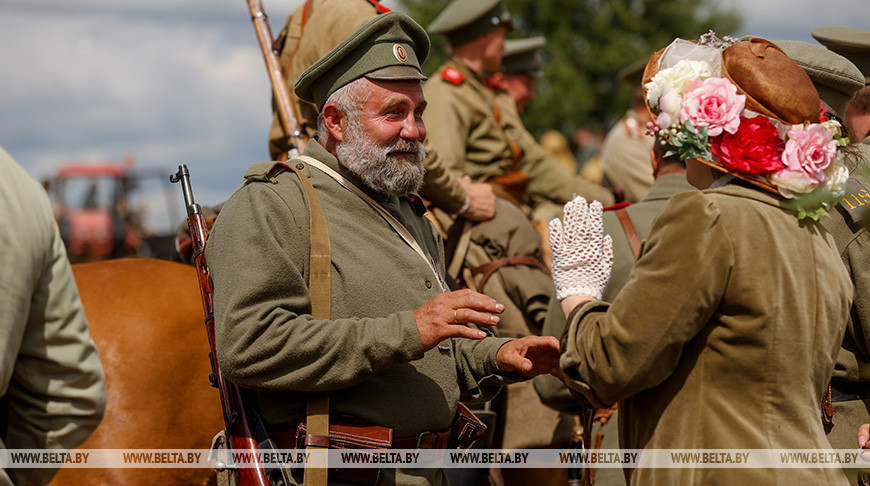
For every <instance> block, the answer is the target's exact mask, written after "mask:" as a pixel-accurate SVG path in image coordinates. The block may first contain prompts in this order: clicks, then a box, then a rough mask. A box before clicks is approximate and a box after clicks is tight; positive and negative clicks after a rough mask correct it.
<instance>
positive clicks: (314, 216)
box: [287, 165, 332, 486]
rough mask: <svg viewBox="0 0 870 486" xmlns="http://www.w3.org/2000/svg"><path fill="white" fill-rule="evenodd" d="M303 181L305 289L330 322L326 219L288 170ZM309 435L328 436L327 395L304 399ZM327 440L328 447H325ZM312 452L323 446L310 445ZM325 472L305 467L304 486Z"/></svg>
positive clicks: (314, 311)
mask: <svg viewBox="0 0 870 486" xmlns="http://www.w3.org/2000/svg"><path fill="white" fill-rule="evenodd" d="M287 167H288V168H290V166H289V165H287ZM290 170H291V171H292V172H293V173H295V174H296V175H297V176H298V177H299V180H300V181H301V182H302V188H303V189H304V191H305V197H306V198H307V199H308V207H309V208H310V210H309V212H308V222H309V227H310V233H311V255H310V259H311V260H310V263H309V267H310V276H309V282H308V287H309V291H310V292H311V315H312V316H314V318H315V319H329V316H330V299H331V278H332V275H331V272H332V261H331V257H330V247H329V232H328V231H327V228H326V217H325V216H324V214H323V207H322V206H321V205H320V199H319V198H318V197H317V193H316V192H315V191H314V186H313V185H311V181H310V180H308V177H306V176H305V175H304V174H300V173H299V171H297V170H294V169H292V168H290ZM307 402H308V403H307V415H308V416H307V424H308V433H309V434H310V435H312V436H323V437H329V393H327V392H323V393H310V394H309V395H308V400H307ZM328 442H329V441H328V440H327V445H328ZM308 447H311V448H314V449H322V448H324V447H323V446H320V445H318V446H315V445H309V446H308ZM326 481H327V469H314V468H308V469H306V470H305V476H304V479H303V484H304V485H305V486H314V485H324V486H325V485H326Z"/></svg>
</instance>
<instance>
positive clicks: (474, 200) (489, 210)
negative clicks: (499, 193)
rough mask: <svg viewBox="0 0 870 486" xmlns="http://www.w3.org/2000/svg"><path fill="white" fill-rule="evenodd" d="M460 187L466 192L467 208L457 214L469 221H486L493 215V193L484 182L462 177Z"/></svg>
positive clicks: (490, 187)
mask: <svg viewBox="0 0 870 486" xmlns="http://www.w3.org/2000/svg"><path fill="white" fill-rule="evenodd" d="M462 187H464V188H465V192H466V194H468V208H467V209H466V210H465V211H463V212H462V213H460V214H459V215H460V216H462V217H463V218H465V219H467V220H469V221H486V220H488V219H492V218H493V216H495V193H494V192H492V186H490V185H489V184H486V183H479V182H472V181H471V177H468V176H465V177H463V178H462Z"/></svg>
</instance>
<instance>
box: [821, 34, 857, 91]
mask: <svg viewBox="0 0 870 486" xmlns="http://www.w3.org/2000/svg"><path fill="white" fill-rule="evenodd" d="M812 35H813V37H814V38H815V39H816V40H817V41H819V42H821V43H822V44H824V45H825V47H827V48H828V49H830V50H832V51H834V52H836V53H837V54H840V55H841V56H843V57H845V58H846V59H848V60H850V61H852V64H854V65H855V66H857V67H858V69H860V70H861V73H863V74H864V83H865V84H868V83H870V30H866V29H858V28H855V27H819V28H818V29H813V31H812Z"/></svg>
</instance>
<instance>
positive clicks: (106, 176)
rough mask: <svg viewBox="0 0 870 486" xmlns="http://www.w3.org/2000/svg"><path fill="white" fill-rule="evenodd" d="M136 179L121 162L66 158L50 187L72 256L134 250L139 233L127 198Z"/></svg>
mask: <svg viewBox="0 0 870 486" xmlns="http://www.w3.org/2000/svg"><path fill="white" fill-rule="evenodd" d="M134 185H135V180H134V178H133V177H131V175H130V173H129V172H128V169H127V168H126V167H125V166H124V165H120V164H113V163H99V164H85V163H69V164H66V165H64V166H63V167H61V169H60V171H59V172H58V174H57V176H56V177H55V178H54V180H52V181H51V183H50V185H49V191H50V193H51V195H52V200H53V201H54V207H55V217H56V218H57V223H58V226H59V227H60V233H61V237H62V238H63V241H64V242H65V243H66V246H67V253H68V254H69V258H70V260H71V261H73V262H79V261H92V260H104V259H108V258H119V257H124V256H132V255H136V254H137V250H138V248H139V246H140V244H141V237H140V235H139V234H138V232H137V231H136V225H135V221H134V219H135V217H136V215H135V214H133V212H132V210H131V208H130V207H129V204H128V199H127V196H128V192H129V191H130V190H131V189H133V186H134Z"/></svg>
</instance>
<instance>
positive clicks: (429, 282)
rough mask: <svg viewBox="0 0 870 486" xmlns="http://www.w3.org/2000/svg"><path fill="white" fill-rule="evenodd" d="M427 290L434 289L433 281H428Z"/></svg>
mask: <svg viewBox="0 0 870 486" xmlns="http://www.w3.org/2000/svg"><path fill="white" fill-rule="evenodd" d="M426 288H427V289H431V288H432V282H431V281H429V280H427V281H426Z"/></svg>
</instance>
